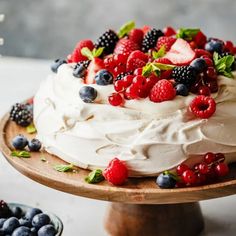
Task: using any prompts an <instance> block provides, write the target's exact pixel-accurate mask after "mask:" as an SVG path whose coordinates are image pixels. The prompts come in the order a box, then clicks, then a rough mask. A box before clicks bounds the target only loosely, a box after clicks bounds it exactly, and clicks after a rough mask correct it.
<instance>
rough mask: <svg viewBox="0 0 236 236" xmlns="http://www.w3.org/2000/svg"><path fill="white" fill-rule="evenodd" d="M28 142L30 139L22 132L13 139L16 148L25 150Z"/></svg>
mask: <svg viewBox="0 0 236 236" xmlns="http://www.w3.org/2000/svg"><path fill="white" fill-rule="evenodd" d="M27 144H28V140H27V138H26V137H25V136H23V135H22V134H19V135H17V136H16V137H15V138H13V139H12V146H13V147H14V148H15V149H18V150H23V149H24V148H25V147H26V146H27Z"/></svg>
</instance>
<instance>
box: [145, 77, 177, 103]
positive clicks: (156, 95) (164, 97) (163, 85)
mask: <svg viewBox="0 0 236 236" xmlns="http://www.w3.org/2000/svg"><path fill="white" fill-rule="evenodd" d="M175 96H176V90H175V89H174V87H173V85H172V83H171V82H170V81H168V80H165V79H162V80H159V81H158V82H157V83H156V84H155V85H154V87H153V88H152V89H151V92H150V94H149V98H150V100H151V101H152V102H163V101H168V100H172V99H174V97H175Z"/></svg>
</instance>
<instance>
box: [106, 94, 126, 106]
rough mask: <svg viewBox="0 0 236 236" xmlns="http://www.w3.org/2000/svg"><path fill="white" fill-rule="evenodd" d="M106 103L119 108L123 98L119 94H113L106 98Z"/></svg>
mask: <svg viewBox="0 0 236 236" xmlns="http://www.w3.org/2000/svg"><path fill="white" fill-rule="evenodd" d="M108 101H109V103H110V104H111V105H112V106H120V105H121V104H122V103H123V98H122V96H121V95H120V94H119V93H113V94H111V95H110V96H109V97H108Z"/></svg>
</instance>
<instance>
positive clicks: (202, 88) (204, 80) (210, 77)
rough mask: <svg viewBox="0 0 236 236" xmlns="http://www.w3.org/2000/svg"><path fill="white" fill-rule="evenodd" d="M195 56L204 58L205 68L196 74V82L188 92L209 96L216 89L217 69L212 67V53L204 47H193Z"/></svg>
mask: <svg viewBox="0 0 236 236" xmlns="http://www.w3.org/2000/svg"><path fill="white" fill-rule="evenodd" d="M195 52H196V55H197V57H200V58H204V60H205V62H206V64H207V68H206V70H205V71H204V72H203V73H201V74H199V75H198V78H197V81H196V83H194V85H193V86H192V87H191V89H190V92H192V93H195V94H199V95H205V96H209V95H210V94H211V93H215V92H217V91H218V84H217V71H216V69H215V67H214V63H213V60H212V54H211V53H209V52H208V51H206V50H204V49H195Z"/></svg>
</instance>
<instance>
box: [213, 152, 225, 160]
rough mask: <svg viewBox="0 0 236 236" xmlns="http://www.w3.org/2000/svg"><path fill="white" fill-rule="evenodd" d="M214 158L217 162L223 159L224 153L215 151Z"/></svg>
mask: <svg viewBox="0 0 236 236" xmlns="http://www.w3.org/2000/svg"><path fill="white" fill-rule="evenodd" d="M215 160H216V161H219V162H224V161H225V155H224V154H223V153H216V154H215Z"/></svg>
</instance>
